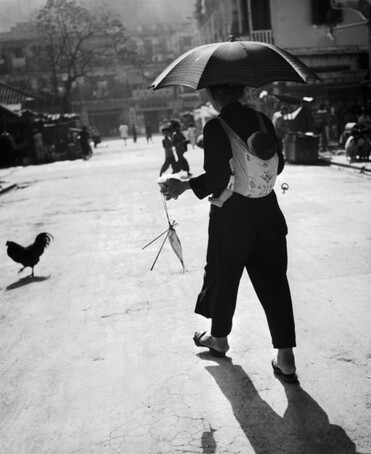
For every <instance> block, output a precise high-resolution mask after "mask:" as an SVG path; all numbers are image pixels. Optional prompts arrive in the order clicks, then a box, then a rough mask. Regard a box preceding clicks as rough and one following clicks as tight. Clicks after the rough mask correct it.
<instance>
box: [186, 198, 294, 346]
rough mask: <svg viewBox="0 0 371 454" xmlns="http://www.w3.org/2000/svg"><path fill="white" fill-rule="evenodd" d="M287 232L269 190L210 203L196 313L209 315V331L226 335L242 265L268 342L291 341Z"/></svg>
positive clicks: (274, 344)
mask: <svg viewBox="0 0 371 454" xmlns="http://www.w3.org/2000/svg"><path fill="white" fill-rule="evenodd" d="M286 234H287V226H286V221H285V219H284V216H283V214H282V212H281V210H280V208H279V206H278V203H277V199H276V195H275V194H274V192H271V194H269V195H268V196H266V197H263V198H260V199H250V198H247V197H243V196H240V195H238V194H233V195H232V197H231V198H230V199H229V200H228V201H227V202H226V203H225V204H224V205H223V207H221V208H219V207H217V206H213V205H212V206H211V209H210V220H209V242H208V248H207V257H206V266H205V274H204V282H203V287H202V290H201V292H200V294H199V296H198V299H197V303H196V309H195V312H196V313H198V314H201V315H203V316H204V317H207V318H211V319H212V326H211V334H212V335H213V336H215V337H225V336H227V335H228V334H229V333H230V332H231V330H232V320H233V315H234V312H235V308H236V300H237V293H238V287H239V283H240V279H241V276H242V273H243V270H244V269H245V268H246V270H247V272H248V274H249V277H250V279H251V282H252V284H253V286H254V289H255V291H256V294H257V296H258V298H259V300H260V302H261V304H262V306H263V309H264V311H265V314H266V317H267V321H268V326H269V330H270V333H271V337H272V343H273V346H274V347H275V348H291V347H294V346H295V345H296V342H295V325H294V316H293V309H292V301H291V295H290V288H289V284H288V281H287V276H286V272H287V245H286Z"/></svg>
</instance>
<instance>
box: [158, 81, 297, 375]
mask: <svg viewBox="0 0 371 454" xmlns="http://www.w3.org/2000/svg"><path fill="white" fill-rule="evenodd" d="M207 91H208V95H209V98H210V101H211V103H212V104H213V107H214V108H215V109H216V110H217V111H218V112H219V117H218V118H214V119H211V120H209V122H208V123H207V124H206V125H205V127H204V130H203V134H204V154H205V156H204V171H205V172H204V173H203V174H202V175H200V176H198V177H195V178H191V179H190V180H188V181H181V180H177V179H174V178H172V179H169V180H168V182H167V186H166V187H165V188H164V189H162V192H163V193H164V194H165V196H166V198H167V199H170V198H177V197H178V196H179V195H181V194H182V193H183V192H184V191H186V190H192V191H193V192H194V194H195V195H196V197H198V198H199V199H203V198H205V197H207V196H209V195H212V197H213V198H218V197H219V196H220V194H221V193H222V192H223V190H224V189H225V188H226V187H227V186H228V183H229V180H230V177H231V166H230V160H231V159H233V156H234V147H232V145H231V141H230V138H229V135H228V134H227V132H226V129H225V127H224V126H223V123H226V124H227V127H228V128H230V129H231V130H232V131H233V133H234V134H236V135H237V136H238V137H239V138H240V139H241V140H242V141H243V142H245V143H246V141H247V139H248V138H249V136H250V135H251V134H253V133H255V132H257V131H260V130H261V125H260V123H259V116H258V113H257V112H256V111H255V110H253V109H251V108H249V107H247V106H244V105H242V104H241V103H240V101H239V100H240V98H241V97H242V95H243V91H244V87H243V86H240V85H219V86H214V87H210V88H208V89H207ZM259 115H261V117H262V118H263V121H264V124H265V127H266V129H267V132H268V134H270V135H271V136H272V137H273V138H274V139H275V141H276V143H277V148H276V150H277V151H276V168H275V172H276V173H277V174H278V173H280V172H281V171H282V169H283V166H284V160H283V156H282V150H281V148H280V147H279V143H278V141H277V138H276V135H275V131H274V127H273V125H272V123H271V121H270V120H269V119H268V118H267V117H266V116H265V115H262V114H259ZM219 118H220V119H221V120H222V121H220V119H219ZM250 158H251V156H248V157H247V158H246V166H247V168H246V169H245V171H246V172H247V173H248V174H249V175H250V178H249V179H247V180H246V181H247V183H246V187H245V188H244V191H242V192H243V194H241V193H238V192H234V193H233V195H232V196H231V197H230V198H229V199H228V200H227V201H226V202H225V203H224V204H223V206H221V207H219V206H216V205H213V204H212V205H211V207H210V219H209V238H208V248H207V257H206V266H205V274H204V281H203V286H202V289H201V292H200V294H199V296H198V299H197V303H196V309H195V312H196V313H198V314H201V315H203V316H204V317H206V318H210V319H211V330H210V332H204V333H199V332H196V333H195V336H194V341H195V343H196V345H197V346H199V347H206V348H209V350H210V353H211V354H213V355H215V356H224V355H225V354H226V352H227V351H228V350H229V343H228V335H229V334H230V333H231V331H232V321H233V316H234V312H235V308H236V300H237V292H238V287H239V283H240V279H241V276H242V273H243V270H244V268H246V270H247V272H248V274H249V277H250V279H251V282H252V284H253V286H254V289H255V291H256V294H257V296H258V298H259V300H260V302H261V304H262V306H263V309H264V311H265V314H266V318H267V322H268V326H269V330H270V334H271V338H272V343H273V347H274V348H276V349H277V356H276V357H275V359H274V360H273V361H272V366H273V370H274V372H275V373H276V374H279V375H280V376H281V377H282V379H283V380H285V381H286V382H288V383H297V376H296V367H295V359H294V354H293V347H295V346H296V341H295V325H294V316H293V309H292V301H291V295H290V289H289V284H288V281H287V276H286V271H287V247H286V234H287V226H286V221H285V218H284V216H283V214H282V212H281V210H280V208H279V205H278V202H277V198H276V195H275V193H274V191H273V190H272V186H271V185H266V187H265V186H264V184H263V183H261V184H260V181H264V179H265V177H266V174H264V173H263V172H261V173H260V174H256V175H255V174H254V172H256V169H255V168H254V167H251V161H252V160H251V159H250ZM263 168H264V166H263ZM249 172H250V173H249ZM237 177H238V176H237V175H236V178H237ZM269 178H271V177H269ZM241 181H243V179H242V180H241ZM239 186H241V185H239ZM257 187H259V188H260V189H259V190H257ZM267 188H268V189H267Z"/></svg>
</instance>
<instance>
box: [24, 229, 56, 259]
mask: <svg viewBox="0 0 371 454" xmlns="http://www.w3.org/2000/svg"><path fill="white" fill-rule="evenodd" d="M51 240H54V237H53V235H51V234H50V233H47V232H42V233H39V234H38V235H37V237H36V238H35V241H34V242H33V244H31V245H30V246H29V248H30V249H33V250H34V251H35V252H36V253H38V255H41V254H42V253H43V252H44V250H45V248H47V247H48V246H49V244H50V241H51Z"/></svg>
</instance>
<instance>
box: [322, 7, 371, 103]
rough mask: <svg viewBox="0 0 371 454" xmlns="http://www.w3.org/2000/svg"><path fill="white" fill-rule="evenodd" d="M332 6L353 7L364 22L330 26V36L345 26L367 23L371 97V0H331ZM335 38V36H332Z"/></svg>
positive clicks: (344, 8)
mask: <svg viewBox="0 0 371 454" xmlns="http://www.w3.org/2000/svg"><path fill="white" fill-rule="evenodd" d="M331 7H332V8H333V9H342V10H346V9H351V10H353V11H356V12H357V13H358V14H359V15H360V16H361V18H362V20H363V21H362V22H356V23H353V24H345V25H337V26H335V27H331V28H330V32H329V36H330V38H331V37H332V35H333V33H334V32H336V30H341V29H344V28H351V27H359V26H361V25H367V31H368V83H369V90H370V99H371V0H331ZM332 39H333V38H332Z"/></svg>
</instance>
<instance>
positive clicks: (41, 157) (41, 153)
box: [32, 129, 46, 163]
mask: <svg viewBox="0 0 371 454" xmlns="http://www.w3.org/2000/svg"><path fill="white" fill-rule="evenodd" d="M32 139H33V145H34V148H35V152H36V157H37V160H38V162H40V163H42V162H45V157H46V156H45V149H44V142H43V136H42V134H41V132H40V131H39V129H34V130H33V131H32Z"/></svg>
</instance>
